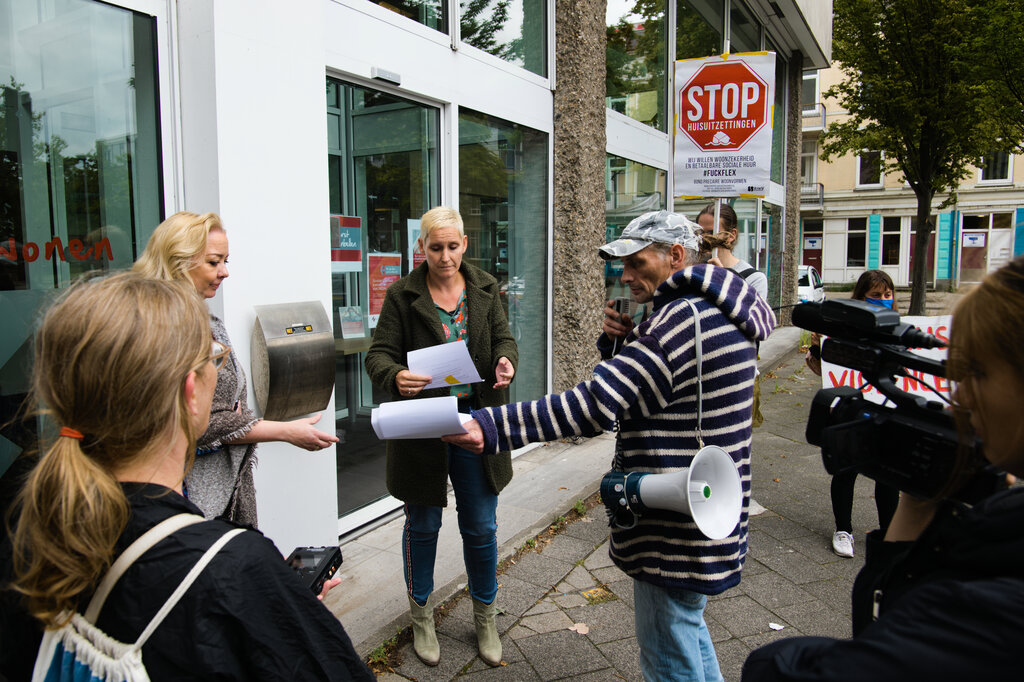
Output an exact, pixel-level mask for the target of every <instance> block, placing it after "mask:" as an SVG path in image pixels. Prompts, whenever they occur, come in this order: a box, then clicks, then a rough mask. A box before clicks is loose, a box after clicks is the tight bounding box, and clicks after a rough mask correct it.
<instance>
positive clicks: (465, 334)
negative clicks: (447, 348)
mask: <svg viewBox="0 0 1024 682" xmlns="http://www.w3.org/2000/svg"><path fill="white" fill-rule="evenodd" d="M434 307H435V308H437V316H438V318H440V320H441V329H442V330H443V331H444V342H445V343H454V342H455V341H467V340H468V339H469V327H468V326H467V325H468V323H469V305H468V304H467V303H466V290H465V289H463V290H462V294H460V295H459V302H458V303H457V304H456V306H455V310H453V311H451V312H449V311H447V310H445V309H444V308H442V307H441V306H439V305H437V304H436V303H435V304H434ZM451 395H453V396H455V397H456V398H458V399H459V400H463V399H465V398H468V397H469V396H471V395H473V386H472V384H458V385H457V386H452V388H451Z"/></svg>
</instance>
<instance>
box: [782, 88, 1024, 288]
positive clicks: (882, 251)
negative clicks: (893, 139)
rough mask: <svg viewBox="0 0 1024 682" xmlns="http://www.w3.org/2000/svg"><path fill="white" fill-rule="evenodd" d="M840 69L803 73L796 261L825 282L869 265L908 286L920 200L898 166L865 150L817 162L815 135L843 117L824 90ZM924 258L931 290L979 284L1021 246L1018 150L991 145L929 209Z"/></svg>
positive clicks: (1023, 198)
mask: <svg viewBox="0 0 1024 682" xmlns="http://www.w3.org/2000/svg"><path fill="white" fill-rule="evenodd" d="M842 77H843V75H842V72H841V71H840V70H839V69H838V68H829V69H825V70H822V71H817V72H808V73H806V74H805V75H804V79H803V96H802V100H803V143H802V148H801V200H800V216H801V240H800V252H801V263H803V264H805V265H813V266H814V267H815V268H817V269H818V271H819V272H821V275H822V279H823V281H825V282H826V283H834V284H835V283H844V282H852V281H855V280H856V279H857V277H858V276H859V275H860V273H862V272H863V271H864V270H866V269H881V270H884V271H885V272H887V273H889V275H890V276H891V277H892V279H893V282H894V283H895V284H896V285H897V286H909V285H910V283H911V282H910V273H911V267H912V263H913V252H914V242H915V239H916V235H915V234H914V232H915V229H914V226H915V224H916V222H917V219H916V214H917V198H916V197H915V196H914V192H913V190H911V189H910V186H909V185H908V184H907V183H906V182H904V180H903V178H902V176H900V175H899V174H898V173H886V172H884V171H883V170H882V168H881V160H882V153H881V152H878V151H872V150H864V151H863V152H861V153H860V154H856V155H855V154H846V155H844V156H842V157H839V158H835V159H833V160H832V161H831V162H828V163H826V162H823V161H821V160H820V159H819V158H818V156H819V155H820V153H821V136H822V134H823V133H824V132H825V130H826V129H827V127H828V125H829V124H830V123H832V122H835V121H839V120H842V119H843V118H844V117H845V116H846V112H845V111H843V110H842V109H841V108H840V107H839V105H838V103H837V102H836V101H835V100H834V99H831V98H826V97H825V96H824V93H825V92H826V91H827V90H828V89H829V88H830V87H831V86H832V85H835V84H836V83H838V82H840V81H841V80H842ZM945 199H946V196H944V195H937V196H936V197H935V204H934V205H933V215H934V219H935V230H934V232H933V234H932V237H931V238H930V240H929V247H928V256H927V258H928V260H927V263H926V265H925V271H926V273H927V277H928V282H927V285H928V287H930V288H935V287H938V288H949V287H957V286H959V285H960V284H972V283H976V282H980V281H981V279H982V278H983V277H984V276H985V274H986V273H989V272H992V271H993V270H997V269H998V268H999V267H1001V266H1002V265H1004V264H1005V263H1007V262H1008V261H1009V260H1010V259H1011V258H1013V257H1014V256H1018V255H1020V254H1021V253H1024V157H1022V156H1020V155H1012V154H1006V153H1005V152H994V153H993V154H992V155H991V156H989V157H986V163H985V164H984V167H981V168H975V169H972V172H971V174H970V175H969V176H968V177H967V178H966V179H965V180H964V181H963V182H962V183H961V184H960V186H959V188H958V189H957V199H956V203H955V204H953V205H952V206H950V207H947V208H943V209H935V208H934V207H937V206H939V205H940V204H941V203H943V202H944V201H945Z"/></svg>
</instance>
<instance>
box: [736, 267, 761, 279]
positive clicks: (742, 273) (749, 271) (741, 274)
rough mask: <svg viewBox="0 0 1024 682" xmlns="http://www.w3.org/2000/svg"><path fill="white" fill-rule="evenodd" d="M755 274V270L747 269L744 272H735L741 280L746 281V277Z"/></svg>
mask: <svg viewBox="0 0 1024 682" xmlns="http://www.w3.org/2000/svg"><path fill="white" fill-rule="evenodd" d="M755 272H757V270H756V269H755V268H747V269H746V270H741V271H739V272H737V273H736V274H737V275H739V276H740V277H742V278H743V279H747V278H748V277H750V276H751V275H753V274H754V273H755Z"/></svg>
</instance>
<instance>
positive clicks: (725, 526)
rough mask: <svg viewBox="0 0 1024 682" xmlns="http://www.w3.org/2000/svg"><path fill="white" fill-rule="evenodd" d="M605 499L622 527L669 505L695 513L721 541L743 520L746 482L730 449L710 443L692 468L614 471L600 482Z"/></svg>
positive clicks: (702, 526)
mask: <svg viewBox="0 0 1024 682" xmlns="http://www.w3.org/2000/svg"><path fill="white" fill-rule="evenodd" d="M601 499H602V500H603V501H604V504H605V507H607V508H608V514H609V516H610V517H611V518H612V520H613V522H614V523H615V524H616V525H618V526H620V527H623V528H632V527H633V526H635V525H636V518H637V517H639V516H642V515H643V513H644V512H645V511H647V510H648V509H670V510H672V511H677V512H680V513H682V514H686V515H687V516H689V517H691V518H692V519H693V522H694V523H696V524H697V528H698V529H700V532H702V533H703V534H704V535H705V536H707V537H709V538H711V539H712V540H721V539H722V538H725V537H728V536H729V535H730V534H731V533H732V531H733V529H734V528H735V527H736V524H737V523H739V521H740V512H741V511H742V508H743V486H742V484H741V483H740V474H739V472H738V471H737V470H736V463H735V462H733V461H732V457H730V456H729V453H727V452H726V451H725V450H723V449H722V448H720V447H718V446H717V445H707V446H705V447H703V448H701V449H700V451H698V452H697V454H696V455H694V457H693V461H692V462H691V463H690V466H689V468H686V469H680V470H679V471H674V472H672V473H670V474H649V473H644V472H629V473H627V472H624V471H614V470H613V471H609V472H608V473H607V474H605V476H604V479H603V480H602V481H601Z"/></svg>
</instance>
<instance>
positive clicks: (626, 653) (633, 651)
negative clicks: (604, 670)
mask: <svg viewBox="0 0 1024 682" xmlns="http://www.w3.org/2000/svg"><path fill="white" fill-rule="evenodd" d="M597 648H598V649H599V650H600V651H601V653H602V654H603V655H604V657H605V658H606V659H608V662H609V663H611V664H612V666H614V668H615V671H616V672H617V673H618V675H619V677H613V679H614V680H622V679H625V680H627V681H628V682H643V679H644V678H643V676H642V675H640V647H639V646H638V645H637V643H636V638H635V637H629V638H626V639H620V640H618V641H615V642H606V643H604V644H600V645H598V647H597Z"/></svg>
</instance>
